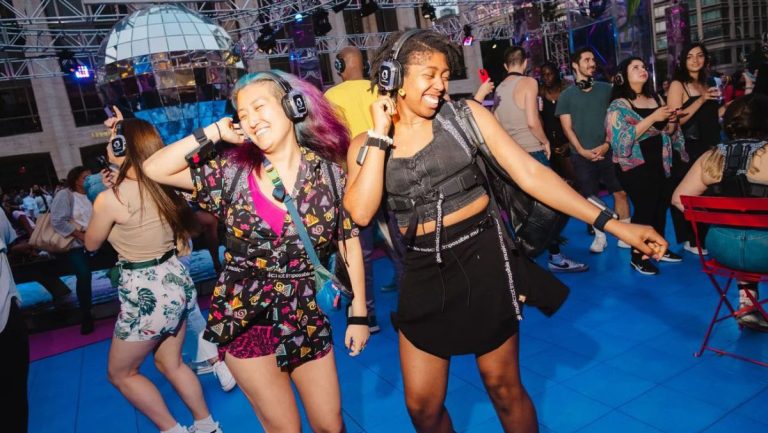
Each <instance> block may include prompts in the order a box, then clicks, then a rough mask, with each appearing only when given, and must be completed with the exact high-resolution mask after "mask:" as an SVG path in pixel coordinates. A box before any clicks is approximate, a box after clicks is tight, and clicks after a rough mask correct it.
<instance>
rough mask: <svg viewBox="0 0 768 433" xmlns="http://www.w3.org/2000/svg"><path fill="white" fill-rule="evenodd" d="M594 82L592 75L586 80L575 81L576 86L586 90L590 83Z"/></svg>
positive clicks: (589, 87)
mask: <svg viewBox="0 0 768 433" xmlns="http://www.w3.org/2000/svg"><path fill="white" fill-rule="evenodd" d="M594 82H595V79H594V78H592V77H587V79H586V80H578V81H576V87H578V88H579V89H581V90H587V89H591V88H592V83H594Z"/></svg>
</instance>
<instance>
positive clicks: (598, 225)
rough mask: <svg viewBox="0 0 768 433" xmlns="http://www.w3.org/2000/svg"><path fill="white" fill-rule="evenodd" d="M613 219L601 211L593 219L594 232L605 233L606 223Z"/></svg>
mask: <svg viewBox="0 0 768 433" xmlns="http://www.w3.org/2000/svg"><path fill="white" fill-rule="evenodd" d="M612 219H613V215H611V213H610V212H609V211H606V210H601V211H600V214H599V215H598V216H597V218H595V222H593V223H592V227H594V228H595V230H600V231H601V232H604V231H605V225H606V224H607V223H608V221H610V220H612Z"/></svg>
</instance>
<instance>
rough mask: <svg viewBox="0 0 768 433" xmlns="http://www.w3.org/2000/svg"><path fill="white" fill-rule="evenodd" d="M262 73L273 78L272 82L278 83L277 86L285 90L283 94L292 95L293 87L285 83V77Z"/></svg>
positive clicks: (272, 73)
mask: <svg viewBox="0 0 768 433" xmlns="http://www.w3.org/2000/svg"><path fill="white" fill-rule="evenodd" d="M261 73H262V74H264V75H267V76H269V78H271V79H272V81H274V82H275V83H277V85H278V86H280V88H281V89H283V92H285V93H286V94H288V93H290V91H291V90H293V87H291V84H290V83H289V82H287V81H285V79H283V77H281V76H279V75H277V74H276V73H274V72H272V71H262V72H261Z"/></svg>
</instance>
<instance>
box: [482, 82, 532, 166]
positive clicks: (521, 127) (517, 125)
mask: <svg viewBox="0 0 768 433" xmlns="http://www.w3.org/2000/svg"><path fill="white" fill-rule="evenodd" d="M521 78H523V77H517V76H510V77H509V78H507V79H505V80H504V81H502V82H501V83H500V84H499V86H498V87H497V88H496V97H497V98H499V102H498V105H497V106H496V110H495V111H494V114H495V115H496V118H497V119H498V120H499V123H501V126H503V127H504V129H505V130H506V131H507V133H508V134H509V135H510V136H511V137H512V138H513V139H514V140H515V141H516V142H517V144H519V145H520V146H521V147H522V148H523V149H525V151H526V152H528V153H531V152H538V151H542V150H544V146H542V145H541V143H540V142H539V140H538V139H537V138H536V137H534V136H533V134H532V133H531V128H529V127H528V118H527V117H526V115H525V110H524V109H522V108H520V107H519V106H518V105H517V102H515V89H516V88H517V85H518V83H520V79H521Z"/></svg>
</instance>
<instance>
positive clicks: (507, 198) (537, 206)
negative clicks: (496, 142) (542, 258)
mask: <svg viewBox="0 0 768 433" xmlns="http://www.w3.org/2000/svg"><path fill="white" fill-rule="evenodd" d="M457 105H458V107H457V108H458V113H459V116H458V118H457V119H458V121H459V122H462V125H461V126H462V128H460V129H461V130H463V131H466V132H467V134H468V135H469V137H468V139H469V142H470V144H471V145H473V146H474V147H475V148H476V151H477V153H478V154H479V155H480V158H477V157H476V160H477V163H478V165H479V166H480V169H481V170H482V171H483V173H484V174H485V177H486V180H487V182H488V186H489V189H490V191H489V192H490V193H491V196H492V197H491V199H492V200H495V201H496V203H497V204H498V207H499V210H500V211H501V212H502V213H504V214H506V215H503V216H506V218H505V223H506V224H505V226H506V228H507V232H508V233H509V235H510V237H511V238H512V240H513V242H514V244H515V246H517V248H518V249H519V250H521V251H522V252H523V253H524V254H525V255H526V256H528V257H536V256H538V255H539V254H541V252H542V251H544V250H545V249H547V248H548V247H549V246H550V245H551V244H552V243H553V242H555V241H557V240H558V239H559V237H560V232H561V231H562V230H563V228H564V227H565V225H566V224H567V223H568V218H569V217H568V215H565V214H564V213H562V212H559V211H557V210H555V209H552V208H551V207H549V206H547V205H545V204H544V203H542V202H540V201H538V200H536V199H535V198H533V197H532V196H530V195H529V194H528V193H526V192H525V191H523V190H522V189H521V188H520V187H519V186H518V185H517V184H516V183H515V181H514V180H512V178H511V177H509V174H507V172H506V170H504V168H503V167H502V166H501V165H500V164H499V163H498V161H496V158H494V157H493V154H492V153H491V150H490V149H489V148H488V145H487V144H486V143H485V140H484V139H483V135H482V134H481V133H480V130H479V128H478V126H477V123H476V122H475V118H474V117H473V115H472V111H471V109H470V108H469V106H468V105H467V104H466V102H465V101H461V102H460V103H459V104H457Z"/></svg>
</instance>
